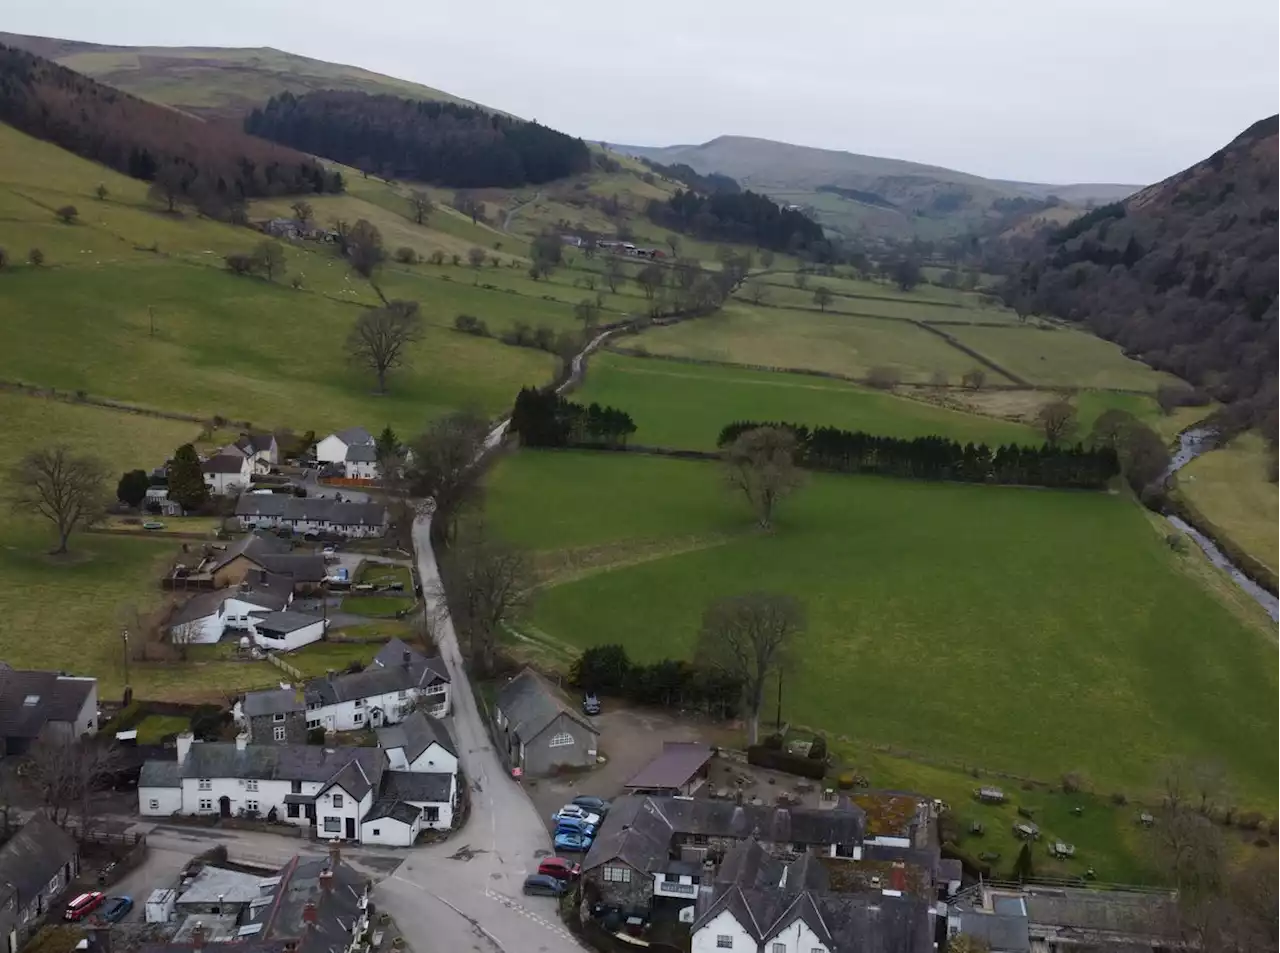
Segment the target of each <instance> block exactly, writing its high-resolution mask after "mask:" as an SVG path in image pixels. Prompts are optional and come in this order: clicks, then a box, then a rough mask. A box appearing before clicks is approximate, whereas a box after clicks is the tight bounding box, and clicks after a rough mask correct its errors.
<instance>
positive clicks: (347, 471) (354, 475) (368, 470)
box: [342, 443, 378, 480]
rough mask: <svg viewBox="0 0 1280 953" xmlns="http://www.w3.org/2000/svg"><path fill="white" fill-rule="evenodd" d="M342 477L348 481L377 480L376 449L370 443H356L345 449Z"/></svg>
mask: <svg viewBox="0 0 1280 953" xmlns="http://www.w3.org/2000/svg"><path fill="white" fill-rule="evenodd" d="M342 475H343V476H345V477H346V478H347V479H348V480H376V479H378V448H377V447H375V446H374V445H373V444H371V443H358V444H354V445H352V446H350V447H348V448H347V456H346V459H344V460H343V461H342Z"/></svg>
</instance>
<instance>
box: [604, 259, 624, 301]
mask: <svg viewBox="0 0 1280 953" xmlns="http://www.w3.org/2000/svg"><path fill="white" fill-rule="evenodd" d="M626 277H627V270H626V269H625V268H624V267H622V262H620V261H618V259H617V258H616V257H612V256H611V257H610V258H609V260H608V261H607V262H605V266H604V281H605V284H607V285H608V286H609V290H610V291H612V292H613V293H614V294H617V293H618V285H620V284H622V282H623V281H624V280H625V279H626Z"/></svg>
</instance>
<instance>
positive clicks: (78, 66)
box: [0, 33, 467, 117]
mask: <svg viewBox="0 0 1280 953" xmlns="http://www.w3.org/2000/svg"><path fill="white" fill-rule="evenodd" d="M0 43H2V44H4V45H6V46H13V47H17V48H18V49H23V50H27V51H28V52H31V53H35V54H36V55H37V56H44V57H48V58H49V59H51V60H53V61H55V62H57V63H59V64H61V65H62V66H65V67H67V68H68V69H73V70H75V71H76V72H78V73H84V74H85V75H86V76H91V77H93V78H94V79H96V80H98V81H99V82H103V83H106V84H107V85H109V86H114V87H116V88H117V89H122V90H124V91H125V92H127V93H132V94H133V95H135V96H140V97H141V98H143V99H149V100H151V101H152V102H157V103H164V104H165V105H167V106H176V107H178V108H179V109H182V110H185V111H187V112H191V113H195V114H197V115H201V116H216V117H233V116H234V117H239V116H242V115H244V114H245V113H247V112H249V111H250V110H251V109H253V108H254V107H255V106H259V105H261V104H262V103H264V102H266V101H267V100H268V99H270V98H271V97H272V96H274V95H276V94H278V93H294V94H299V95H300V94H303V93H309V92H312V91H314V90H320V89H341V90H349V91H354V92H365V93H390V94H392V95H395V96H408V97H411V98H413V99H426V100H437V101H443V102H457V103H465V102H467V100H464V99H460V98H459V97H457V96H451V95H450V94H449V93H445V92H442V91H440V90H438V89H432V88H431V87H430V86H422V85H419V84H418V83H411V82H409V81H408V80H403V79H396V78H394V77H392V76H383V75H382V74H381V73H374V72H372V71H370V70H366V69H361V68H360V67H358V66H344V65H342V64H339V63H326V62H324V61H323V60H314V59H311V58H310V57H307V56H298V55H297V54H294V53H286V52H284V51H283V50H273V49H271V48H269V47H257V48H247V49H230V48H224V47H203V46H108V45H106V44H102V43H81V42H79V41H76V40H60V39H55V38H52V37H43V36H25V35H22V34H18V33H0Z"/></svg>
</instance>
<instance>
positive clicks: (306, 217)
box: [289, 199, 315, 225]
mask: <svg viewBox="0 0 1280 953" xmlns="http://www.w3.org/2000/svg"><path fill="white" fill-rule="evenodd" d="M289 207H290V208H291V209H293V214H294V217H296V218H297V219H298V221H300V222H301V223H302V224H303V225H309V224H310V223H311V219H312V217H313V216H314V215H315V211H314V210H313V209H312V208H311V203H310V202H308V201H307V200H306V199H298V201H296V202H294V203H293V204H292V205H291V206H289Z"/></svg>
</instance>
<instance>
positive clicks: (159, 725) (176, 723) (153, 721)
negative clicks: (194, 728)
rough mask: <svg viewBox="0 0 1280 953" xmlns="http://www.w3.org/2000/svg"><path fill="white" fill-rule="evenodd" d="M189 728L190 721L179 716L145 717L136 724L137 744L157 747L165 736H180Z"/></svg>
mask: <svg viewBox="0 0 1280 953" xmlns="http://www.w3.org/2000/svg"><path fill="white" fill-rule="evenodd" d="M190 727H191V721H190V719H188V718H183V717H182V716H181V715H147V717H146V718H144V719H142V721H140V722H138V725H137V731H138V744H140V745H158V744H161V743H162V742H163V741H164V739H165V738H166V737H167V736H170V735H177V734H181V733H182V732H184V731H187V730H188V729H189V728H190Z"/></svg>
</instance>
